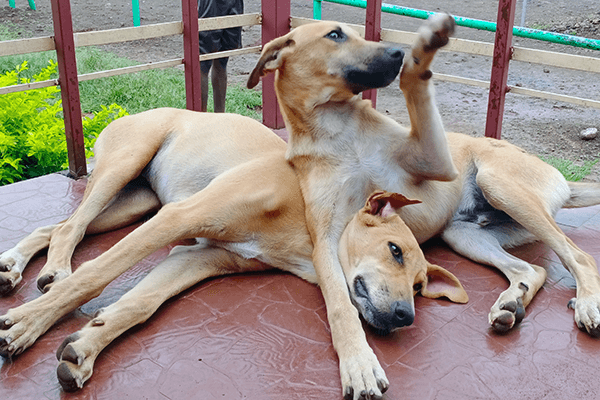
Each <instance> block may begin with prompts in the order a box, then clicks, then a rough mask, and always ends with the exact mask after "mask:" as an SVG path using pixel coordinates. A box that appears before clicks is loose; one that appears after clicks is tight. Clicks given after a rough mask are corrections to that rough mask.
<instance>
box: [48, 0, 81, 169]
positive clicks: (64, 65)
mask: <svg viewBox="0 0 600 400" xmlns="http://www.w3.org/2000/svg"><path fill="white" fill-rule="evenodd" d="M51 3H52V19H53V22H54V41H55V46H56V57H57V60H58V74H59V79H58V80H59V83H60V93H61V97H62V106H63V115H64V119H65V134H66V136H67V152H68V156H69V174H70V175H72V176H74V177H80V176H83V175H85V174H87V166H86V160H85V144H84V141H83V123H82V120H81V102H80V99H79V81H78V79H77V61H76V59H75V43H74V40H73V22H72V21H71V4H70V3H69V0H53V1H52V2H51Z"/></svg>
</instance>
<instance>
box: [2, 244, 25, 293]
mask: <svg viewBox="0 0 600 400" xmlns="http://www.w3.org/2000/svg"><path fill="white" fill-rule="evenodd" d="M14 253H15V251H14V250H8V251H6V252H4V253H2V254H0V295H2V296H4V295H6V294H8V293H10V291H12V290H13V289H14V288H15V287H16V286H17V285H18V284H19V282H21V280H22V279H23V276H22V275H21V271H22V270H23V266H22V265H20V264H21V263H19V257H16V256H17V254H14Z"/></svg>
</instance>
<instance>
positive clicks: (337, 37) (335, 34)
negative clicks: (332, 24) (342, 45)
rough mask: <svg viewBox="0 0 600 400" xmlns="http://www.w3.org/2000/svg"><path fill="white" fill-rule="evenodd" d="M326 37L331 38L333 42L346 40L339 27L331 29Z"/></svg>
mask: <svg viewBox="0 0 600 400" xmlns="http://www.w3.org/2000/svg"><path fill="white" fill-rule="evenodd" d="M325 37H326V38H327V39H331V40H333V41H334V42H343V41H344V40H346V35H345V34H344V32H342V31H341V30H340V29H336V30H333V31H331V32H329V33H328V34H327V35H325Z"/></svg>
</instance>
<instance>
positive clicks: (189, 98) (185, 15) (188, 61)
mask: <svg viewBox="0 0 600 400" xmlns="http://www.w3.org/2000/svg"><path fill="white" fill-rule="evenodd" d="M181 14H182V21H183V65H184V68H185V100H186V108H187V109H188V110H194V111H202V93H201V91H202V86H201V84H200V82H201V76H200V46H199V44H198V0H181Z"/></svg>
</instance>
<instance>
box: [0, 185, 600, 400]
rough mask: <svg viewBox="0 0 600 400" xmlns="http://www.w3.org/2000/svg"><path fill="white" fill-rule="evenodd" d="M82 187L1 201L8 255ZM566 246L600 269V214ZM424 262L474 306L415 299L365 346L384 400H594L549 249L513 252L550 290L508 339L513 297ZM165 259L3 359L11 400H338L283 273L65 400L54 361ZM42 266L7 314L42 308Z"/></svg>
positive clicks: (176, 305)
mask: <svg viewBox="0 0 600 400" xmlns="http://www.w3.org/2000/svg"><path fill="white" fill-rule="evenodd" d="M84 185H85V181H73V180H71V179H68V178H66V177H64V176H61V175H57V174H55V175H48V176H45V177H42V178H38V179H32V180H29V181H26V182H22V183H17V184H14V185H9V186H5V187H1V188H0V252H1V251H4V250H7V249H9V248H10V247H12V246H13V245H14V244H15V243H17V241H18V240H19V239H21V238H22V237H23V236H25V235H26V234H27V233H29V232H31V231H32V230H33V229H34V228H36V227H39V226H42V225H47V224H50V223H54V222H58V221H60V220H62V219H64V218H65V217H67V216H68V215H69V214H70V213H71V212H72V211H73V210H74V209H75V207H76V206H77V204H78V203H79V201H80V199H81V196H82V193H83V188H84ZM559 221H560V223H561V226H562V227H563V228H564V230H565V231H566V233H567V234H568V235H569V236H570V237H571V238H572V239H573V240H574V241H575V242H576V243H577V244H578V245H579V246H580V247H581V248H582V249H584V250H585V251H587V252H588V253H590V254H592V255H593V256H594V257H595V259H596V262H600V207H593V208H588V209H583V210H569V211H563V212H561V213H560V214H559ZM131 229H132V228H126V229H122V230H119V231H117V232H113V233H110V234H104V235H98V236H93V237H88V238H86V239H84V241H83V242H82V244H81V245H80V246H79V247H78V249H77V250H76V253H75V256H74V265H75V267H76V266H77V265H79V264H80V263H81V262H83V261H84V260H87V259H90V258H93V257H96V256H98V255H99V254H101V253H102V252H104V251H106V250H107V249H108V248H109V247H110V246H112V245H113V244H114V243H115V242H117V241H118V240H119V239H121V238H122V237H123V236H125V235H126V234H127V233H128V232H129V231H130V230H131ZM424 247H425V254H426V256H427V258H428V259H429V260H430V261H432V262H435V263H437V264H439V265H442V266H444V267H445V268H447V269H449V270H450V271H452V272H453V273H454V274H456V275H457V276H458V278H459V279H460V280H461V281H462V283H463V285H464V286H465V288H466V290H467V292H468V293H469V296H470V301H469V303H468V304H466V305H458V304H452V303H450V302H448V301H435V300H429V299H425V298H422V297H417V299H416V307H417V316H416V320H415V323H414V324H413V325H412V326H410V327H407V328H405V329H402V330H400V331H398V332H395V333H393V334H392V335H390V336H388V337H379V336H377V335H376V334H374V333H373V332H371V331H368V333H367V337H368V340H369V342H370V344H371V345H372V347H373V348H374V350H375V353H376V354H377V356H378V357H379V360H380V362H381V363H382V366H383V367H384V369H385V371H386V373H387V376H388V378H389V380H390V383H391V387H390V390H389V391H388V393H387V394H386V398H387V399H420V400H421V399H542V398H545V399H573V398H577V399H596V398H597V396H598V393H600V380H599V379H598V371H599V370H600V340H598V339H592V338H590V337H589V336H588V335H587V334H585V333H582V332H580V331H579V330H578V329H577V327H576V326H575V324H574V322H573V312H572V311H571V310H568V309H567V302H568V300H569V299H570V298H571V297H573V296H574V295H575V291H574V281H573V279H572V278H571V277H570V275H569V274H568V273H567V272H566V271H565V270H564V268H563V267H562V265H561V264H559V262H558V260H557V257H556V256H555V255H554V254H553V253H552V252H551V251H549V250H548V249H547V248H546V247H545V246H544V245H541V244H535V245H531V246H527V247H523V248H519V249H517V250H516V251H515V253H517V254H518V255H519V256H520V257H523V258H525V259H526V260H528V261H530V262H535V263H536V264H538V265H542V266H544V267H547V268H548V269H549V272H550V273H549V276H550V277H549V280H548V282H547V283H546V285H545V286H544V288H543V289H541V290H540V292H539V294H538V295H537V297H536V298H535V299H534V301H533V302H532V304H531V305H530V306H529V308H528V310H527V311H528V312H527V316H526V317H525V320H524V321H523V322H522V324H521V325H520V326H519V327H517V328H516V329H514V330H513V331H512V332H510V333H508V334H506V335H497V334H495V333H493V332H491V331H490V330H489V328H488V322H487V313H488V310H489V308H490V306H491V305H492V304H493V302H494V301H495V300H496V298H497V296H498V294H499V293H500V292H501V291H502V290H504V289H505V287H506V286H507V282H506V280H505V279H504V278H503V277H502V276H501V275H500V274H499V273H498V272H497V271H496V270H494V269H492V268H487V267H484V266H481V265H477V264H474V263H472V262H470V261H467V260H465V259H464V258H462V257H459V256H458V255H456V254H455V253H453V252H452V251H450V250H449V249H448V248H447V247H446V246H445V245H444V244H443V243H441V242H439V241H436V240H433V241H431V242H429V243H427V244H426V245H425V246H424ZM167 251H168V250H167V249H163V250H161V251H159V252H157V253H156V254H154V255H153V256H151V257H150V258H148V259H147V260H145V261H143V262H142V263H141V264H139V265H137V266H136V267H135V268H133V269H132V270H131V271H129V272H127V273H126V274H124V275H123V276H122V277H121V278H119V279H118V280H117V281H115V282H114V283H113V284H111V285H110V286H109V287H108V288H107V289H106V290H105V291H104V293H103V294H102V295H101V296H100V297H98V298H97V299H94V300H93V301H91V302H90V303H89V304H86V305H84V306H83V307H81V309H80V310H78V311H76V312H73V313H71V314H70V315H68V316H67V317H66V318H63V319H62V320H61V321H59V322H58V323H57V324H56V325H55V326H54V327H53V328H51V329H50V331H48V333H46V334H45V335H44V336H42V337H41V338H40V340H39V341H38V342H37V343H36V344H35V345H34V346H33V347H31V348H30V349H29V350H27V351H26V352H25V353H24V354H22V355H20V356H18V357H16V358H15V359H14V360H13V361H12V362H10V361H7V360H5V359H0V398H4V399H44V398H48V399H313V398H315V399H316V398H319V399H339V398H341V387H340V380H339V375H338V365H337V363H338V361H337V357H336V355H335V353H334V351H333V348H332V345H331V341H330V336H329V328H328V325H327V323H326V317H325V306H324V303H323V299H322V297H321V294H320V291H319V289H318V288H317V287H315V286H313V285H311V284H308V283H306V282H304V281H302V280H300V279H299V278H296V277H294V276H292V275H289V274H284V273H280V272H267V273H261V274H246V275H239V276H229V277H225V278H217V279H212V280H210V281H207V282H205V283H204V284H201V285H198V286H197V287H195V288H192V289H190V290H188V291H187V292H185V293H183V294H182V295H180V296H179V297H177V298H176V299H173V300H172V301H169V302H168V303H167V304H165V305H164V306H163V307H162V308H161V309H160V310H159V311H158V313H157V314H156V315H155V316H154V317H153V318H151V319H150V320H149V321H148V322H146V323H145V324H143V325H141V326H138V327H136V328H133V329H131V330H130V331H129V332H127V333H126V334H125V335H124V336H123V337H122V338H120V339H118V340H117V341H116V342H114V343H113V344H112V345H111V346H109V347H108V348H107V349H106V351H104V353H102V355H101V356H100V357H99V359H98V360H97V362H96V366H95V372H94V375H93V377H92V378H91V380H90V381H89V382H88V383H87V384H86V385H85V387H84V389H83V390H81V391H79V392H77V393H75V394H69V393H65V392H63V391H62V389H61V388H60V386H59V384H58V381H57V379H56V367H57V360H56V358H55V355H54V353H55V351H56V349H57V347H58V346H59V345H60V343H61V342H62V340H63V339H64V338H65V337H66V336H67V335H69V334H70V333H72V332H74V331H76V330H78V329H79V328H80V327H81V326H83V325H84V324H85V323H86V322H87V321H88V320H89V319H90V315H91V314H93V313H94V311H95V310H97V309H98V308H100V307H102V306H104V305H106V304H108V303H111V302H113V301H114V300H115V299H117V298H118V297H119V296H120V295H122V294H123V293H124V292H125V291H126V290H128V289H129V288H131V287H132V285H134V284H135V283H136V282H137V281H138V280H139V279H140V278H141V277H142V276H143V275H144V274H145V273H147V272H148V271H149V269H150V268H152V266H154V265H156V263H158V262H159V261H160V260H161V259H162V258H164V257H165V256H166V254H167ZM44 261H45V256H44V255H43V254H42V255H39V256H38V257H36V258H35V259H34V261H33V263H32V265H31V266H30V267H29V268H28V269H27V270H26V272H25V276H24V282H23V283H22V284H21V285H19V286H18V288H17V289H16V290H15V291H14V293H13V294H12V296H10V297H4V298H0V313H4V312H5V311H6V310H7V309H9V308H10V307H15V306H18V305H19V304H22V303H23V302H25V301H28V300H31V299H33V298H36V297H38V296H39V295H40V294H39V293H38V291H37V289H36V286H35V283H34V281H35V277H36V274H37V273H38V271H39V270H40V268H41V267H42V265H43V263H44Z"/></svg>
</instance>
